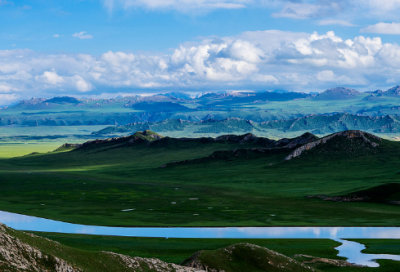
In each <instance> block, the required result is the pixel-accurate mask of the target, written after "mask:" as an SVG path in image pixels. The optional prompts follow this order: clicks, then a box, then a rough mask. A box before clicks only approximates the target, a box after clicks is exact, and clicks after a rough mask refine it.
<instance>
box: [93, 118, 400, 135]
mask: <svg viewBox="0 0 400 272" xmlns="http://www.w3.org/2000/svg"><path fill="white" fill-rule="evenodd" d="M143 130H152V131H154V132H157V133H165V132H172V131H180V132H182V134H207V133H212V134H223V133H254V134H256V135H264V134H266V133H268V132H271V131H273V130H275V131H280V132H285V133H286V132H299V131H300V132H301V131H309V132H311V133H314V134H319V135H322V134H328V133H335V132H339V131H345V130H365V131H371V132H375V133H398V132H399V131H400V117H395V116H389V115H388V116H384V117H371V116H359V115H353V114H334V115H311V116H305V117H302V118H296V119H290V120H279V121H268V122H261V123H257V122H252V121H247V120H243V119H237V118H229V119H225V120H212V119H210V120H205V121H200V122H190V121H183V120H176V119H175V120H171V119H169V120H165V121H161V122H146V123H133V124H128V125H124V126H112V127H107V128H105V129H102V130H100V131H98V132H94V133H92V134H94V135H118V134H121V133H127V134H132V133H134V132H136V131H143Z"/></svg>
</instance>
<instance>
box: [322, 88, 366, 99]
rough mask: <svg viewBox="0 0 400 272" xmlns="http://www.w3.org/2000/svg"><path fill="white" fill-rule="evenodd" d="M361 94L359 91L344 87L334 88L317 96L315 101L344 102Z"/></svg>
mask: <svg viewBox="0 0 400 272" xmlns="http://www.w3.org/2000/svg"><path fill="white" fill-rule="evenodd" d="M359 94H361V93H360V92H359V91H357V90H354V89H349V88H344V87H336V88H332V89H328V90H326V91H324V92H322V93H320V94H319V95H317V96H316V97H315V98H314V99H315V100H344V99H352V98H355V97H356V96H358V95H359Z"/></svg>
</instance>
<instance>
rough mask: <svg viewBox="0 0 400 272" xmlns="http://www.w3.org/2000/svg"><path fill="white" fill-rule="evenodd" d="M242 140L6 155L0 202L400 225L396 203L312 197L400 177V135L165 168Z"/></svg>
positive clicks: (189, 217)
mask: <svg viewBox="0 0 400 272" xmlns="http://www.w3.org/2000/svg"><path fill="white" fill-rule="evenodd" d="M237 147H238V146H237V145H234V144H219V143H213V144H207V145H205V144H196V145H194V146H193V145H190V144H189V143H180V144H171V145H167V146H162V147H157V148H148V147H145V146H135V147H127V148H120V149H118V148H116V149H111V150H108V151H106V150H98V149H88V150H83V151H72V152H64V153H54V154H46V155H36V156H29V157H23V158H14V159H8V160H5V159H3V160H1V161H0V180H1V183H0V186H1V190H0V209H2V210H7V211H13V212H18V213H23V214H30V215H37V216H41V217H47V218H52V219H57V220H64V221H69V222H75V223H82V224H97V225H125V226H129V225H136V226H139V225H140V226H277V225H280V226H288V225H297V226H315V225H317V226H339V225H340V226H366V225H368V226H393V225H397V226H398V225H400V220H399V219H398V218H400V217H399V215H400V207H398V206H391V205H385V204H372V203H335V202H324V201H320V200H316V199H306V198H305V196H307V195H314V194H327V195H343V194H346V193H348V192H352V191H356V190H360V189H365V188H369V187H373V186H377V185H380V184H382V183H390V182H392V183H393V182H398V181H399V175H398V172H399V171H398V163H399V154H400V145H399V144H398V143H395V142H388V141H384V142H383V143H382V144H381V145H380V147H379V148H378V149H377V151H378V153H377V154H370V155H365V156H353V157H352V156H349V155H348V154H344V156H342V157H338V156H334V157H332V158H329V157H317V158H320V159H317V158H310V157H308V158H307V157H301V158H299V159H295V160H291V161H289V162H285V163H279V162H281V161H282V159H283V157H284V156H285V155H286V154H273V155H266V156H256V157H249V158H247V159H246V158H234V159H231V160H218V159H215V160H207V161H203V162H202V163H188V164H182V165H175V166H172V167H167V168H164V169H160V168H158V167H159V166H161V165H163V164H165V163H167V162H171V161H175V160H183V159H191V158H199V157H204V156H207V155H209V154H211V153H212V152H213V151H215V150H223V149H234V148H237ZM240 147H244V146H243V145H240ZM339 155H340V154H339ZM270 164H273V165H270ZM28 172H30V173H28ZM189 198H199V200H189ZM172 202H175V203H176V204H172ZM40 204H45V205H44V206H42V205H40ZM133 208H135V210H134V211H130V212H122V211H121V210H124V209H133ZM327 211H329V212H327ZM193 214H199V216H194V215H193Z"/></svg>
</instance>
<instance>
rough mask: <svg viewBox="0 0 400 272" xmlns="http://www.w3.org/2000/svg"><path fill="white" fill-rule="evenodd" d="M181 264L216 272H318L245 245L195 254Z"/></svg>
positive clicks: (272, 253) (258, 248) (258, 247)
mask: <svg viewBox="0 0 400 272" xmlns="http://www.w3.org/2000/svg"><path fill="white" fill-rule="evenodd" d="M183 264H185V265H186V266H189V267H194V268H199V269H202V270H206V271H217V272H219V271H224V272H242V271H252V272H262V271H271V272H278V271H299V272H301V271H320V270H317V269H315V268H312V267H310V266H307V265H305V264H302V263H300V262H298V261H296V260H294V259H291V258H289V257H287V256H285V255H282V254H280V253H277V252H275V251H272V250H269V249H267V248H265V247H260V246H256V245H252V244H245V243H242V244H235V245H232V246H229V247H226V248H221V249H218V250H205V251H200V252H197V253H196V254H194V255H193V256H192V257H190V258H189V259H187V260H185V261H184V262H183Z"/></svg>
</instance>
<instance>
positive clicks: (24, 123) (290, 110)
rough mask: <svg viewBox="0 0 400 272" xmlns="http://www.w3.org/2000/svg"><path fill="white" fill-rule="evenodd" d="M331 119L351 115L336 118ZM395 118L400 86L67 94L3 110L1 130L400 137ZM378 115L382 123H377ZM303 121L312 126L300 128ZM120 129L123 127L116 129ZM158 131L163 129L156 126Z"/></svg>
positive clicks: (35, 100) (23, 102)
mask: <svg viewBox="0 0 400 272" xmlns="http://www.w3.org/2000/svg"><path fill="white" fill-rule="evenodd" d="M343 114H347V115H343ZM360 115H362V116H360ZM318 116H320V117H318ZM332 116H352V117H343V118H342V119H340V120H339V119H338V120H334V119H332V118H333V117H332ZM353 116H354V117H353ZM384 116H391V117H390V118H389V119H385V118H387V117H385V118H383V117H384ZM396 116H400V86H395V87H393V88H390V89H388V90H387V91H381V90H377V91H371V92H368V93H360V92H358V91H356V90H354V89H348V88H344V87H337V88H332V89H328V90H326V91H324V92H322V93H320V94H307V93H297V92H289V91H286V90H279V89H278V90H275V91H272V92H267V91H264V92H223V93H204V94H202V95H200V96H197V97H194V96H192V95H190V94H187V93H184V92H172V93H168V94H159V95H153V96H144V97H141V96H127V97H118V98H112V99H94V98H91V99H86V98H74V97H67V96H66V97H54V98H51V99H45V98H32V99H30V100H22V101H20V102H19V103H17V104H16V105H14V106H12V107H9V108H5V109H2V110H0V126H19V127H36V126H83V125H84V126H93V125H112V126H114V125H117V126H121V125H122V126H124V125H128V124H132V123H134V124H139V123H140V125H137V128H131V129H132V130H135V129H137V130H140V129H142V127H146V126H147V127H149V126H158V127H160V126H161V125H160V124H162V122H163V121H165V120H167V121H166V122H167V123H166V124H164V125H162V126H167V127H168V126H169V124H168V120H169V119H180V120H184V121H190V122H191V124H194V123H199V124H202V128H201V129H200V128H199V129H200V130H199V129H198V128H197V125H196V126H195V125H191V127H192V128H190V131H192V133H200V132H198V131H201V132H202V133H206V131H208V130H209V129H208V128H207V129H206V128H205V127H204V126H203V125H204V124H205V123H209V122H210V121H209V120H210V119H212V120H217V121H218V120H226V119H228V118H238V119H243V120H250V121H252V122H257V123H260V124H262V123H265V124H264V125H263V126H264V127H252V128H249V129H245V130H243V129H241V128H240V127H237V126H233V127H230V128H229V127H226V128H224V129H222V130H221V129H220V128H216V127H215V126H214V125H215V124H214V125H213V126H210V127H212V128H210V129H211V130H212V131H215V133H223V132H229V133H236V132H251V131H252V130H257V129H262V130H265V129H267V127H266V126H267V124H268V126H269V128H268V129H270V130H276V131H281V132H282V131H301V130H308V131H315V133H317V134H325V133H333V132H336V131H340V130H346V129H364V130H369V131H372V132H380V133H397V132H398V125H397V119H396V118H397V117H396ZM376 117H377V118H378V119H374V118H376ZM347 119H348V120H347ZM377 120H379V121H377ZM382 120H384V121H382ZM202 121H203V122H202ZM275 121H276V122H275ZM303 121H304V122H305V124H307V125H305V124H303V125H300V124H301V122H303ZM356 121H357V122H356ZM171 122H172V123H173V122H175V121H171ZM223 122H225V121H223ZM223 122H216V124H217V123H218V124H222V123H223ZM292 123H293V124H292ZM313 124H314V125H313ZM174 126H175V125H174ZM218 126H220V125H218ZM128 127H129V126H128ZM195 127H196V128H195ZM222 127H223V126H222ZM295 128H296V129H295ZM186 129H188V128H187V126H186V128H185V130H186ZM118 130H120V128H117V129H116V131H118ZM122 130H124V129H122ZM155 130H156V131H159V130H157V128H156V129H155ZM236 130H237V131H236ZM92 131H93V130H92ZM161 131H162V130H161Z"/></svg>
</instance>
